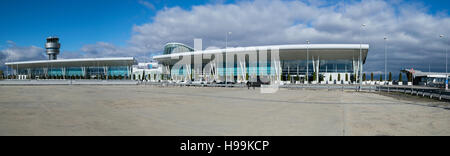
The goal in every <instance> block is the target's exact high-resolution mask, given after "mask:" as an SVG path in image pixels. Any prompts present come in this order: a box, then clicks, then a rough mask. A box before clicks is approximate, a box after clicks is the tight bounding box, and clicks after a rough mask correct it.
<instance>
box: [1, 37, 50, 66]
mask: <svg viewBox="0 0 450 156" xmlns="http://www.w3.org/2000/svg"><path fill="white" fill-rule="evenodd" d="M42 59H46V55H45V50H44V49H43V48H40V47H36V46H18V45H16V43H15V42H13V41H7V42H6V48H5V49H2V50H0V63H1V64H2V65H3V64H4V63H5V62H16V61H26V60H42Z"/></svg>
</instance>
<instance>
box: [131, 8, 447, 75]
mask: <svg viewBox="0 0 450 156" xmlns="http://www.w3.org/2000/svg"><path fill="white" fill-rule="evenodd" d="M362 23H365V24H367V27H366V28H365V30H364V31H363V32H362V34H363V37H362V38H361V37H360V35H359V33H360V29H359V28H360V25H361V24H362ZM449 24H450V18H449V17H448V16H442V15H439V16H437V15H431V14H428V13H427V10H426V7H424V6H423V5H421V4H411V3H410V2H403V1H383V0H362V1H361V2H358V1H351V2H349V3H343V2H332V3H328V2H325V1H319V2H317V1H311V2H310V1H269V0H258V1H243V2H238V3H237V4H210V5H202V6H194V7H192V9H189V10H185V9H181V8H179V7H174V8H166V9H164V10H161V11H159V12H158V13H157V15H156V16H155V17H153V22H152V23H147V24H142V25H136V26H134V27H133V36H132V37H131V40H130V44H131V45H132V46H133V47H135V48H136V49H139V50H141V51H149V52H151V53H158V52H161V51H162V46H163V45H164V44H165V43H167V42H182V43H186V44H189V45H192V44H193V38H202V39H203V42H204V43H203V45H204V47H210V46H216V47H224V46H225V34H226V32H229V31H231V32H233V34H232V35H231V36H230V38H229V45H231V46H250V45H269V44H302V43H304V42H305V40H311V42H312V43H359V42H360V41H361V40H363V41H364V42H368V43H369V44H370V45H371V50H370V52H369V57H368V61H367V64H366V67H365V69H366V70H367V71H381V69H384V44H383V43H384V42H383V36H384V35H385V34H388V37H389V41H388V44H389V45H390V48H389V64H390V66H389V69H390V70H391V71H395V72H397V71H398V70H399V69H400V68H403V67H415V68H422V69H425V68H426V69H428V63H430V64H432V66H433V67H434V69H436V70H437V69H439V70H441V71H442V69H444V68H445V66H443V65H442V64H443V62H444V61H445V60H443V59H442V56H443V53H442V47H443V46H448V42H447V44H444V42H442V41H439V38H438V36H439V34H441V33H444V34H450V29H448V25H449Z"/></svg>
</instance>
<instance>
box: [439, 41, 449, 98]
mask: <svg viewBox="0 0 450 156" xmlns="http://www.w3.org/2000/svg"><path fill="white" fill-rule="evenodd" d="M439 37H440V38H441V39H444V37H445V36H444V35H439ZM444 43H445V40H444ZM442 51H444V53H445V90H448V70H447V67H448V66H447V64H448V61H447V56H448V55H447V48H446V47H445V46H444V48H443V50H442Z"/></svg>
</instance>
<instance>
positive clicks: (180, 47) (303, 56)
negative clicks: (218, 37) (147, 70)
mask: <svg viewBox="0 0 450 156" xmlns="http://www.w3.org/2000/svg"><path fill="white" fill-rule="evenodd" d="M368 51H369V45H368V44H295V45H273V46H257V47H240V48H227V49H214V50H194V48H191V47H189V46H187V45H185V44H181V43H169V44H167V45H166V46H165V48H164V52H163V54H162V55H158V56H154V57H153V59H154V60H157V61H158V62H159V63H160V65H161V66H162V69H163V70H162V74H163V75H164V77H166V79H170V80H173V81H206V82H226V83H230V82H231V83H242V82H247V81H248V80H258V81H259V80H263V79H264V80H265V81H270V82H272V81H289V82H297V83H299V82H303V83H339V84H340V83H350V82H351V81H352V80H353V81H355V80H358V79H359V74H360V71H361V70H362V65H363V64H364V63H365V61H366V58H367V54H368ZM360 54H361V55H360ZM360 56H361V57H360ZM199 60H201V61H199ZM198 62H200V63H198Z"/></svg>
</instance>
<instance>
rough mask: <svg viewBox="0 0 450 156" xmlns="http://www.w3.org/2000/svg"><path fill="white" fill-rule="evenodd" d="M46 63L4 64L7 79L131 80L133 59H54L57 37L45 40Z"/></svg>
mask: <svg viewBox="0 0 450 156" xmlns="http://www.w3.org/2000/svg"><path fill="white" fill-rule="evenodd" d="M45 48H46V53H47V55H48V58H49V59H48V60H38V61H23V62H7V63H5V65H6V66H7V67H8V69H7V72H8V76H7V77H8V78H9V79H132V66H133V65H136V64H137V61H136V60H135V58H134V57H116V58H80V59H57V55H58V54H59V48H60V43H59V38H58V37H48V38H47V42H46V44H45Z"/></svg>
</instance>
